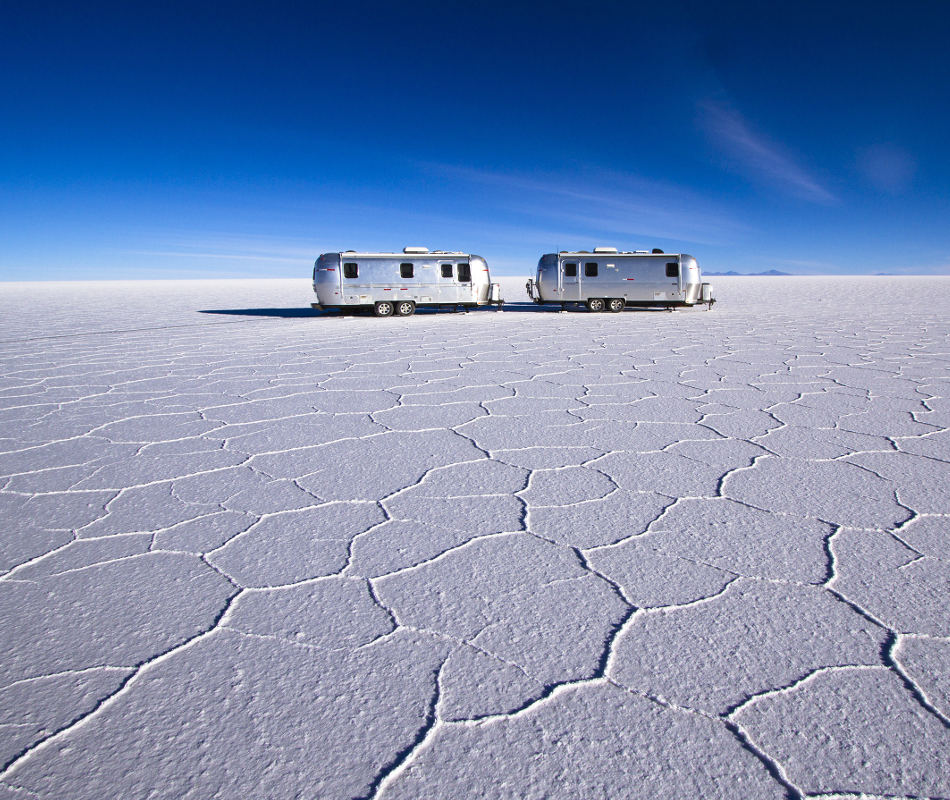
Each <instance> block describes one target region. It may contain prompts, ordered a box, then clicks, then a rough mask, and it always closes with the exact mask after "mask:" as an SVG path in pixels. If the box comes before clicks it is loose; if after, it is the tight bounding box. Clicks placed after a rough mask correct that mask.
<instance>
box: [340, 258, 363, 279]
mask: <svg viewBox="0 0 950 800" xmlns="http://www.w3.org/2000/svg"><path fill="white" fill-rule="evenodd" d="M359 274H360V268H359V266H358V265H357V263H356V262H355V261H347V262H346V263H344V264H343V277H344V278H358V277H359Z"/></svg>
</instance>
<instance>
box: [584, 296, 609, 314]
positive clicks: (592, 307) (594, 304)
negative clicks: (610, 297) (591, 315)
mask: <svg viewBox="0 0 950 800" xmlns="http://www.w3.org/2000/svg"><path fill="white" fill-rule="evenodd" d="M604 305H605V303H604V301H603V300H602V299H601V298H600V297H592V298H591V299H590V300H588V301H587V310H588V311H595V312H596V311H603V310H604Z"/></svg>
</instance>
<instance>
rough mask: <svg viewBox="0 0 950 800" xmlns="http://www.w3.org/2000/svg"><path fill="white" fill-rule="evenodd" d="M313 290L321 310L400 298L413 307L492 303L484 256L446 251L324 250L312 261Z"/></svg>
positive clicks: (372, 303) (366, 304)
mask: <svg viewBox="0 0 950 800" xmlns="http://www.w3.org/2000/svg"><path fill="white" fill-rule="evenodd" d="M313 291H314V293H315V294H316V295H317V302H318V303H319V304H320V305H321V306H323V307H325V308H335V307H340V306H372V305H374V304H375V303H379V302H384V301H390V302H398V301H402V300H411V301H412V302H413V303H415V304H416V305H417V306H425V305H450V306H455V305H485V304H487V303H489V302H492V298H491V274H490V273H489V271H488V264H487V263H486V261H485V259H484V258H482V257H481V256H477V255H473V254H470V253H460V252H447V251H434V252H427V253H418V252H410V253H357V252H354V251H346V252H342V253H324V254H323V255H321V256H320V257H319V258H318V259H317V260H316V262H315V263H314V268H313Z"/></svg>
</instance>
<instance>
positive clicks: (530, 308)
mask: <svg viewBox="0 0 950 800" xmlns="http://www.w3.org/2000/svg"><path fill="white" fill-rule="evenodd" d="M565 310H566V311H567V312H569V313H576V314H589V313H590V312H589V311H587V309H585V308H583V307H579V306H568V307H567V309H565ZM667 310H668V309H666V308H656V307H652V308H645V307H641V308H626V309H624V312H625V313H629V312H634V311H637V312H638V311H667ZM560 311H561V307H560V306H559V305H556V304H548V305H538V304H537V303H505V304H504V306H503V307H502V308H500V309H499V308H497V307H496V306H481V307H477V308H470V309H468V310H467V311H466V313H468V314H497V313H499V312H501V313H505V314H508V313H512V312H513V313H516V314H552V313H558V312H560ZM198 313H199V314H222V315H225V316H233V317H277V318H282V319H305V318H308V317H313V318H317V317H344V316H346V317H372V316H373V312H372V310H370V309H364V308H360V309H356V308H352V309H316V308H303V307H298V308H202V309H199V310H198ZM455 313H456V312H455V311H453V310H452V309H451V308H418V309H416V311H415V316H417V317H419V316H432V315H436V314H438V315H444V314H455Z"/></svg>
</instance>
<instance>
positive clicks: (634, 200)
mask: <svg viewBox="0 0 950 800" xmlns="http://www.w3.org/2000/svg"><path fill="white" fill-rule="evenodd" d="M657 5H661V6H662V8H656V7H655V6H657ZM12 6H13V4H10V6H9V7H8V8H7V9H6V10H5V11H4V12H3V24H2V25H0V65H2V67H0V107H2V108H3V110H4V111H3V124H2V126H0V278H3V279H8V280H10V279H12V280H26V279H57V280H60V279H67V278H81V279H95V278H136V277H141V278H162V277H167V278H188V277H195V278H202V277H230V276H241V277H295V276H306V275H307V274H308V273H309V270H310V267H311V265H312V262H313V259H314V258H315V257H316V255H318V254H319V253H321V252H327V251H332V250H339V249H348V248H356V249H363V248H366V249H385V250H390V249H400V248H401V247H402V246H403V245H406V244H417V245H426V246H429V247H431V248H440V249H442V248H453V249H455V248H458V249H462V250H467V251H472V252H476V253H479V254H481V255H484V256H485V257H486V258H488V260H489V264H490V265H491V266H492V267H493V268H494V271H495V272H496V273H498V274H512V275H515V274H527V273H529V272H530V271H532V270H533V267H534V265H535V264H536V263H537V258H538V256H539V255H540V254H541V253H542V252H549V251H552V250H554V249H556V248H559V249H571V248H583V249H588V248H591V247H594V246H598V245H613V246H617V247H620V248H623V249H649V248H653V247H661V248H663V249H665V250H667V251H668V252H669V251H683V252H689V253H692V254H693V255H695V256H696V257H697V258H698V259H699V260H700V264H701V265H702V266H703V267H704V268H706V269H708V270H717V271H722V270H730V269H733V270H738V271H740V272H747V271H748V272H751V271H760V270H766V269H779V270H783V271H786V272H794V273H802V274H817V273H875V272H893V273H915V274H948V273H950V224H948V223H950V191H948V187H950V157H948V155H950V154H948V146H947V143H948V141H950V48H948V42H950V3H947V2H944V0H930V1H928V2H914V0H909V2H905V3H902V4H896V3H892V2H888V3H882V2H827V3H810V2H789V3H786V2H777V3H761V2H755V3H744V2H724V3H721V4H713V3H708V2H703V3H699V2H676V1H675V0H674V1H673V2H665V3H663V4H655V3H650V4H642V5H641V4H639V3H636V2H610V3H592V4H584V3H560V2H547V3H544V4H540V3H538V4H533V3H520V2H517V0H512V1H511V2H505V3H496V2H491V1H490V0H489V1H488V2H482V3H465V4H461V3H454V2H447V1H446V0H443V2H432V3H429V2H425V3H412V2H406V3H401V4H400V3H367V2H362V1H361V0H348V1H347V2H338V3H334V4H330V3H305V2H280V0H276V1H275V2H271V3H266V4H265V3H260V4H242V3H233V4H213V5H212V4H204V3H193V4H179V3H174V2H169V3H163V4H154V5H152V6H149V7H147V8H146V7H138V6H137V4H129V3H115V4H104V3H96V2H91V3H87V4H71V5H69V6H68V7H67V4H60V3H50V4H44V3H43V2H35V3H30V4H26V3H22V4H18V7H12Z"/></svg>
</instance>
